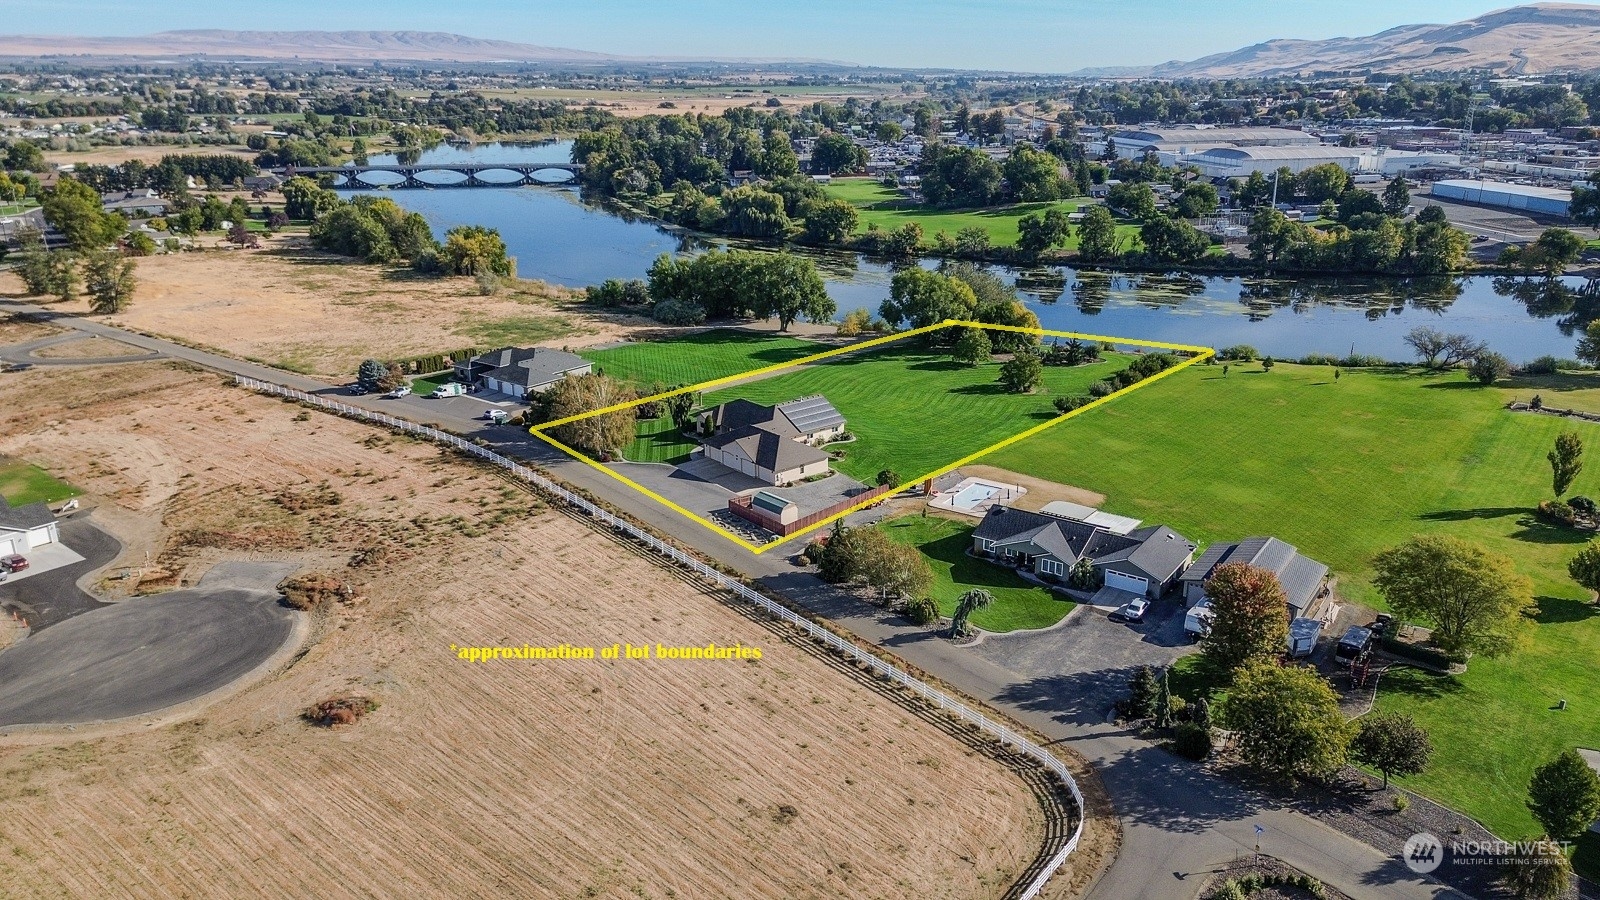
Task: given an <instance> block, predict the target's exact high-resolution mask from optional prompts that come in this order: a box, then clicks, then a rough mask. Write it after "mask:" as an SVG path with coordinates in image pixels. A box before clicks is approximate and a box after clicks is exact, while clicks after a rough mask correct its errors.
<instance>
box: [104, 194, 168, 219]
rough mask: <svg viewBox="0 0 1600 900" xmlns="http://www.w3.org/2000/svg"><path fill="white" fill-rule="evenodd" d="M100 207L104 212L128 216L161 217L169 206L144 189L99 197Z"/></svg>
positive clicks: (159, 197)
mask: <svg viewBox="0 0 1600 900" xmlns="http://www.w3.org/2000/svg"><path fill="white" fill-rule="evenodd" d="M100 206H101V208H103V209H104V210H105V211H106V212H108V213H111V212H120V213H126V214H128V215H145V216H163V215H166V213H167V209H168V208H169V204H168V203H167V201H165V200H163V199H162V198H161V195H159V194H157V193H156V192H155V191H153V190H150V189H149V188H145V189H144V190H139V191H115V192H113V193H109V194H101V195H100Z"/></svg>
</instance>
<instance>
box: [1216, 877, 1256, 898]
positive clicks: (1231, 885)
mask: <svg viewBox="0 0 1600 900" xmlns="http://www.w3.org/2000/svg"><path fill="white" fill-rule="evenodd" d="M1248 897H1249V895H1248V894H1246V893H1245V892H1244V888H1242V887H1240V886H1239V882H1237V881H1234V880H1233V879H1232V878H1230V879H1228V880H1227V881H1224V882H1223V883H1222V886H1221V887H1219V888H1217V889H1216V890H1215V891H1212V892H1211V900H1247V898H1248Z"/></svg>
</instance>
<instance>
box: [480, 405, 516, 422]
mask: <svg viewBox="0 0 1600 900" xmlns="http://www.w3.org/2000/svg"><path fill="white" fill-rule="evenodd" d="M483 417H484V418H485V419H488V420H489V421H491V422H493V423H495V424H496V425H499V424H500V423H501V422H504V421H505V420H506V419H509V418H511V417H510V416H509V415H507V414H506V411H505V410H503V409H491V410H488V411H486V412H485V413H484V414H483Z"/></svg>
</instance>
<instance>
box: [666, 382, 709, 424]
mask: <svg viewBox="0 0 1600 900" xmlns="http://www.w3.org/2000/svg"><path fill="white" fill-rule="evenodd" d="M700 398H701V395H700V392H699V391H685V392H683V393H681V394H675V395H673V396H671V397H668V398H667V413H668V415H670V416H671V417H672V424H674V425H676V426H678V427H679V428H687V427H689V423H690V422H693V421H694V411H695V408H696V407H698V406H699V405H700Z"/></svg>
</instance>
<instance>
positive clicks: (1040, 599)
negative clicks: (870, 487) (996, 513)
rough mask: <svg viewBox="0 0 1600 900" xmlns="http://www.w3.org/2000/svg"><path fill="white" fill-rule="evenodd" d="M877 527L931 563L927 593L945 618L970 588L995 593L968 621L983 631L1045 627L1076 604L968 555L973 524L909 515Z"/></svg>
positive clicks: (1053, 622) (1060, 617) (1001, 568)
mask: <svg viewBox="0 0 1600 900" xmlns="http://www.w3.org/2000/svg"><path fill="white" fill-rule="evenodd" d="M876 527H878V528H881V529H883V531H884V533H885V534H887V535H888V536H889V538H890V539H892V540H895V541H898V542H900V543H902V544H910V545H911V546H913V547H916V548H917V549H918V550H920V551H922V555H923V557H924V558H926V559H927V560H928V564H929V565H930V566H932V567H933V590H932V591H930V592H929V596H931V597H932V598H933V600H934V602H936V603H938V604H939V614H940V615H943V616H945V617H947V618H948V617H949V616H951V615H952V614H954V613H955V611H956V600H957V598H959V597H960V596H961V595H962V594H964V593H966V592H967V591H969V590H972V589H973V588H983V589H984V590H986V591H988V592H989V593H991V594H993V595H994V603H992V604H990V605H989V606H988V607H986V608H984V609H980V610H978V611H977V612H975V613H973V614H972V620H971V621H972V624H974V625H976V626H978V627H979V628H982V629H984V630H985V631H997V632H998V631H1015V630H1017V629H1019V628H1045V627H1047V626H1050V625H1054V624H1055V623H1057V622H1059V621H1061V619H1062V617H1063V616H1065V615H1066V614H1067V613H1069V612H1071V611H1072V607H1073V606H1075V605H1076V604H1074V603H1073V602H1072V601H1071V600H1069V599H1067V598H1066V597H1064V596H1062V595H1060V594H1056V593H1053V592H1051V591H1049V590H1046V589H1045V588H1043V587H1040V586H1039V585H1037V584H1034V583H1033V582H1031V581H1028V580H1026V579H1024V578H1022V576H1020V575H1018V574H1017V573H1016V572H1014V571H1012V570H1011V569H1009V568H1007V567H1005V566H999V565H995V564H994V563H991V562H986V561H984V560H982V559H979V558H977V557H974V556H969V555H967V548H969V547H971V546H972V526H971V525H968V524H967V523H965V522H958V521H954V520H952V519H942V518H936V517H932V516H930V517H927V518H924V517H922V516H916V515H911V516H901V517H900V518H897V519H889V520H888V521H885V522H883V523H880V524H879V525H878V526H876Z"/></svg>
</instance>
